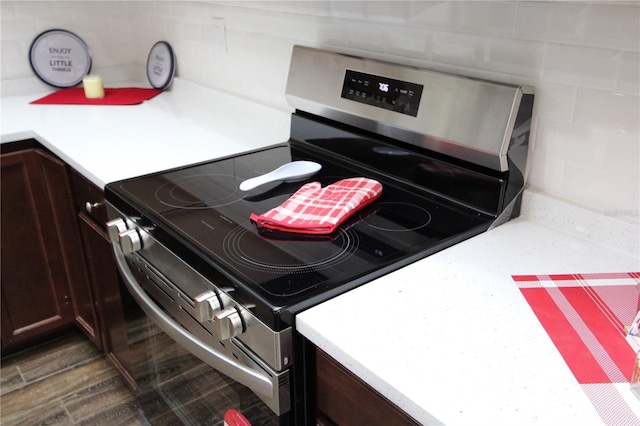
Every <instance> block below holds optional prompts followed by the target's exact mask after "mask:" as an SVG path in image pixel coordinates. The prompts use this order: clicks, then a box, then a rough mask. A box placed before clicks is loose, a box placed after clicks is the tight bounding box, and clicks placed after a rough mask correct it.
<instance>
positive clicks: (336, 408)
mask: <svg viewBox="0 0 640 426" xmlns="http://www.w3.org/2000/svg"><path fill="white" fill-rule="evenodd" d="M316 393H317V408H318V410H319V411H320V412H321V413H322V414H324V415H326V416H327V417H329V418H330V419H331V421H332V422H334V423H336V424H338V425H340V426H355V425H362V426H376V425H380V426H386V425H397V426H402V425H407V426H409V425H414V426H415V425H419V424H420V423H418V422H416V421H415V420H414V419H413V418H411V417H410V416H408V415H407V414H406V413H405V412H404V411H402V410H401V409H400V408H398V407H397V406H396V405H394V404H393V403H391V402H390V401H389V400H388V399H386V398H385V397H384V396H382V395H381V394H380V393H378V392H377V391H376V390H375V389H373V388H372V387H371V386H369V385H368V384H366V383H365V382H363V381H362V380H361V379H360V378H358V377H357V376H356V375H354V374H353V373H351V372H350V371H349V370H347V369H346V368H344V367H343V366H342V365H340V363H338V362H337V361H336V360H334V359H333V358H331V357H330V356H329V355H327V354H326V353H325V352H323V351H321V350H320V349H317V350H316Z"/></svg>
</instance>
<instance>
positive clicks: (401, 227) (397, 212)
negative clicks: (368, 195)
mask: <svg viewBox="0 0 640 426" xmlns="http://www.w3.org/2000/svg"><path fill="white" fill-rule="evenodd" d="M375 206H376V209H377V210H376V213H375V214H369V215H367V214H366V211H363V212H361V213H360V219H361V220H362V223H364V224H366V225H368V226H370V227H372V228H375V229H379V230H382V231H390V232H409V231H415V230H417V229H420V228H424V227H425V226H427V225H428V224H429V223H430V222H431V213H429V212H428V211H427V210H425V209H424V208H422V207H419V206H416V205H415V204H409V203H401V202H383V203H376V205H375Z"/></svg>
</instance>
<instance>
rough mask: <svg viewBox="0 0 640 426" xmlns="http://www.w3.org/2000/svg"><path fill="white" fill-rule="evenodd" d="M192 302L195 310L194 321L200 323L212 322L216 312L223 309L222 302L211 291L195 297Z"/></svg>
mask: <svg viewBox="0 0 640 426" xmlns="http://www.w3.org/2000/svg"><path fill="white" fill-rule="evenodd" d="M193 302H194V305H195V308H196V312H195V314H196V319H197V320H198V321H200V322H207V321H209V320H212V319H213V316H214V315H215V314H216V312H218V311H221V310H222V308H223V306H222V301H221V300H220V298H219V297H218V295H217V294H216V292H215V291H213V290H209V291H205V292H204V293H202V294H199V295H197V296H196V297H195V298H194V299H193Z"/></svg>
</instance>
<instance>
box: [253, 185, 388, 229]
mask: <svg viewBox="0 0 640 426" xmlns="http://www.w3.org/2000/svg"><path fill="white" fill-rule="evenodd" d="M381 194H382V185H381V184H380V182H378V181H375V180H373V179H367V178H363V177H357V178H349V179H343V180H340V181H338V182H335V183H333V184H331V185H328V186H326V187H324V188H322V186H321V185H320V183H319V182H310V183H307V184H305V185H303V186H302V187H300V189H298V190H297V191H296V192H295V194H293V195H292V196H291V197H289V198H288V199H287V201H285V202H284V203H282V204H281V205H280V206H278V207H276V208H274V209H271V210H269V211H268V212H266V213H264V214H261V215H259V216H258V215H256V214H252V215H251V217H250V219H251V221H252V222H253V223H254V224H255V225H256V226H257V227H259V228H260V227H264V228H268V229H274V230H278V231H285V232H296V233H304V234H330V233H331V232H333V231H335V230H336V229H337V228H338V226H340V224H341V223H343V222H344V221H345V220H346V219H347V218H348V217H349V216H351V215H352V214H353V213H355V212H356V211H358V210H359V209H361V208H362V207H364V206H366V205H368V204H370V203H372V202H373V201H374V200H376V199H377V198H378V197H380V195H381Z"/></svg>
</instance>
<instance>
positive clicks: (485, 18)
mask: <svg viewBox="0 0 640 426" xmlns="http://www.w3.org/2000/svg"><path fill="white" fill-rule="evenodd" d="M459 8H460V9H459V10H460V12H459V13H460V15H459V18H458V19H459V21H458V28H459V29H460V30H462V31H463V32H471V33H474V34H482V35H494V36H502V37H510V36H513V34H514V29H515V18H516V12H517V2H497V1H496V2H491V1H477V2H476V1H470V2H460V3H459Z"/></svg>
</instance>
